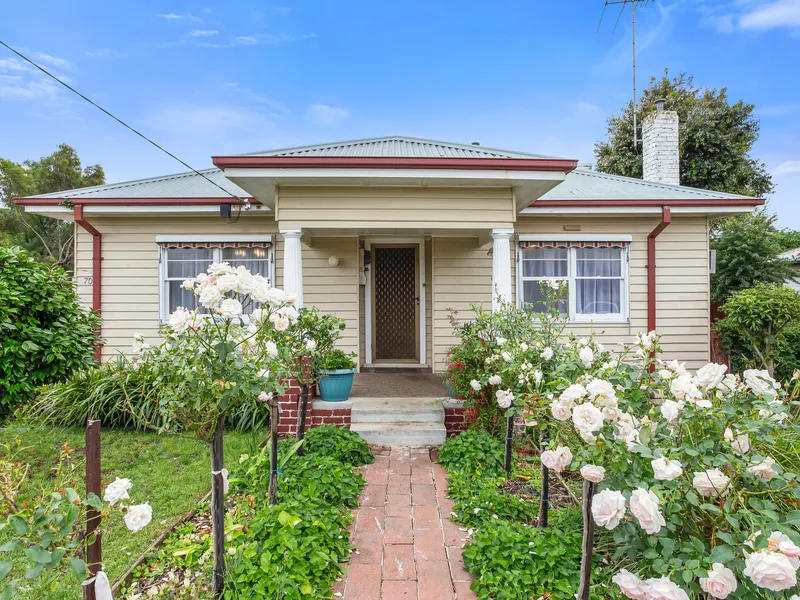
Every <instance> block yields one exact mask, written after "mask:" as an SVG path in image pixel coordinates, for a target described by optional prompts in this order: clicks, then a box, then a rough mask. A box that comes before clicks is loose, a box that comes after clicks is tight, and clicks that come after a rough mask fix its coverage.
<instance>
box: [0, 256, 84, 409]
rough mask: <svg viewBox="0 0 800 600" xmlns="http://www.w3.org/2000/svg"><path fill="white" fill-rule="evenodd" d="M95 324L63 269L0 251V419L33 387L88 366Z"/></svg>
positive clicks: (27, 394) (29, 396)
mask: <svg viewBox="0 0 800 600" xmlns="http://www.w3.org/2000/svg"><path fill="white" fill-rule="evenodd" d="M99 325H100V317H99V315H97V314H96V313H93V312H90V311H87V310H85V309H84V308H82V307H81V305H80V303H79V301H78V296H77V294H76V293H75V289H74V287H73V284H72V281H71V279H70V276H69V274H68V273H67V272H65V271H64V269H62V268H61V267H59V266H55V265H51V266H46V265H43V264H40V263H37V262H36V261H35V260H34V259H33V258H31V257H30V255H29V254H28V253H27V252H25V251H24V250H22V249H20V248H18V247H13V248H0V417H2V416H4V415H6V414H8V413H9V412H10V411H11V410H12V409H13V408H14V407H15V406H16V405H18V404H20V403H22V402H25V401H27V400H29V399H30V398H32V397H33V395H34V394H35V391H36V388H37V387H38V386H40V385H42V384H45V383H52V382H56V381H62V380H64V379H66V378H67V377H68V376H69V375H70V374H71V373H72V372H73V371H74V370H76V369H80V368H86V367H88V366H90V365H91V364H92V363H93V348H94V346H95V343H96V342H97V341H98V339H97V333H96V332H97V330H98V327H99Z"/></svg>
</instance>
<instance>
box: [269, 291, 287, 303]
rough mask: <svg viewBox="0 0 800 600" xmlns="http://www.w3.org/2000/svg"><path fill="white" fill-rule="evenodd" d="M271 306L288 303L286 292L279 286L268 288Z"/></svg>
mask: <svg viewBox="0 0 800 600" xmlns="http://www.w3.org/2000/svg"><path fill="white" fill-rule="evenodd" d="M266 301H267V302H268V303H269V304H270V306H275V307H277V306H282V305H283V304H286V293H285V292H284V291H283V290H279V289H278V288H270V289H269V290H267V300H266Z"/></svg>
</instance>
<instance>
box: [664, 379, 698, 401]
mask: <svg viewBox="0 0 800 600" xmlns="http://www.w3.org/2000/svg"><path fill="white" fill-rule="evenodd" d="M669 391H670V392H672V395H673V396H675V397H676V398H677V399H678V400H689V401H690V402H693V401H696V400H698V399H700V398H701V397H702V396H703V394H701V393H700V390H698V389H697V386H696V385H695V383H694V381H693V380H692V377H691V375H680V376H678V377H676V378H675V379H673V380H672V381H671V382H670V384H669Z"/></svg>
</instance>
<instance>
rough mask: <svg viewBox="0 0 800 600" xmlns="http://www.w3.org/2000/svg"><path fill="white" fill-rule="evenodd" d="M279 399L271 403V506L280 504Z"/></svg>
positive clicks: (274, 398)
mask: <svg viewBox="0 0 800 600" xmlns="http://www.w3.org/2000/svg"><path fill="white" fill-rule="evenodd" d="M279 418H280V417H279V416H278V397H277V396H276V395H273V396H272V398H271V399H270V401H269V446H270V452H269V498H268V502H269V505H270V506H275V505H276V504H277V503H278V421H279Z"/></svg>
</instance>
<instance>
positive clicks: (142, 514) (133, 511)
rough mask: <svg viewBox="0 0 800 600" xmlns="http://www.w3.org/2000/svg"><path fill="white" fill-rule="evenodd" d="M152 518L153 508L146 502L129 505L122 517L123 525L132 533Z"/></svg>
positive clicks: (142, 527)
mask: <svg viewBox="0 0 800 600" xmlns="http://www.w3.org/2000/svg"><path fill="white" fill-rule="evenodd" d="M152 519H153V509H152V507H151V506H150V504H149V503H148V502H145V503H144V504H137V505H136V506H131V507H130V508H129V509H128V512H127V513H125V516H124V517H123V520H124V521H125V527H127V528H128V529H129V530H130V531H132V532H134V533H136V532H137V531H139V530H140V529H144V528H145V527H146V526H147V524H148V523H149V522H150V521H151V520H152Z"/></svg>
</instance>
